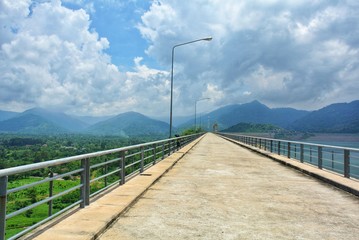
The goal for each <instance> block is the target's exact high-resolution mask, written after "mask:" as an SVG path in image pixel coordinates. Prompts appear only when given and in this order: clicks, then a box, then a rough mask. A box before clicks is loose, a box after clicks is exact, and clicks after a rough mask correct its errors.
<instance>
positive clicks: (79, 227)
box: [22, 137, 201, 240]
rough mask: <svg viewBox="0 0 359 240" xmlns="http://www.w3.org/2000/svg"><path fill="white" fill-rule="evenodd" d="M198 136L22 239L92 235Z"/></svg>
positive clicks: (74, 238)
mask: <svg viewBox="0 0 359 240" xmlns="http://www.w3.org/2000/svg"><path fill="white" fill-rule="evenodd" d="M200 139H201V137H200V138H199V139H196V140H194V141H193V142H191V143H190V144H188V145H186V146H184V147H183V148H181V149H180V150H179V151H177V152H175V153H173V154H172V155H170V156H169V157H167V158H165V159H164V160H162V161H160V162H158V163H157V164H156V165H154V166H152V167H151V168H149V169H147V170H146V171H145V172H143V174H140V175H138V176H136V177H134V178H133V179H131V180H130V181H127V182H126V184H124V185H122V186H119V187H117V188H115V189H112V191H109V192H106V194H105V195H103V196H102V197H100V198H99V199H97V200H96V201H91V204H90V205H89V206H87V207H86V208H82V209H80V210H78V211H77V212H75V213H73V214H71V215H70V216H68V217H66V218H64V219H59V220H57V221H55V222H53V223H50V224H48V225H45V226H43V227H41V228H39V229H37V230H36V231H34V232H32V233H30V234H28V235H26V236H25V237H23V238H22V239H36V240H49V239H52V240H66V239H69V240H89V239H96V238H97V237H98V236H99V235H100V234H101V233H102V232H103V231H104V230H105V229H106V228H107V227H108V226H109V225H110V224H111V223H112V222H113V221H115V220H116V219H117V218H118V217H119V216H120V215H121V214H122V213H123V212H125V211H126V210H127V209H128V208H129V207H131V205H132V204H134V203H135V202H136V201H137V199H138V198H140V197H141V196H142V194H143V193H144V192H146V190H147V189H149V187H150V186H151V185H153V184H154V183H155V182H156V181H157V180H158V179H160V177H161V176H162V175H163V174H165V173H166V172H167V171H169V170H170V169H171V168H172V167H173V166H174V165H175V164H176V162H178V161H179V160H180V159H181V158H182V157H183V156H184V155H185V154H186V152H188V151H189V150H190V149H191V148H192V147H193V146H194V145H196V144H197V142H198V141H200Z"/></svg>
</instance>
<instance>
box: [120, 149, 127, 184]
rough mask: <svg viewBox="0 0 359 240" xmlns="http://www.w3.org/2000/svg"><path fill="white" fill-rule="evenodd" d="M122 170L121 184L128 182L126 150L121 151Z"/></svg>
mask: <svg viewBox="0 0 359 240" xmlns="http://www.w3.org/2000/svg"><path fill="white" fill-rule="evenodd" d="M120 162H121V171H120V177H121V181H120V185H123V184H125V183H126V151H122V152H121V161H120Z"/></svg>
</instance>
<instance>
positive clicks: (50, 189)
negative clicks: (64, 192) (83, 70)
mask: <svg viewBox="0 0 359 240" xmlns="http://www.w3.org/2000/svg"><path fill="white" fill-rule="evenodd" d="M53 177H54V173H53V172H52V171H50V173H49V178H53ZM53 190H54V181H52V180H51V181H50V182H49V197H52V195H53ZM48 216H49V217H50V216H52V200H50V201H49V210H48Z"/></svg>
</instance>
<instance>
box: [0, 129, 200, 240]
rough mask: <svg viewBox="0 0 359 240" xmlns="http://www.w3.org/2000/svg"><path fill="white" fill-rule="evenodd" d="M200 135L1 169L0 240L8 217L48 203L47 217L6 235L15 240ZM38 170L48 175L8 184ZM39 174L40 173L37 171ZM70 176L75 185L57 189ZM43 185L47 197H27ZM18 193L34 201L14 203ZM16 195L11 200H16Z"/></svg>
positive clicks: (122, 181)
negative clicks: (70, 198) (60, 203)
mask: <svg viewBox="0 0 359 240" xmlns="http://www.w3.org/2000/svg"><path fill="white" fill-rule="evenodd" d="M201 135H203V133H201V134H193V135H188V136H183V137H177V138H171V139H166V140H161V141H155V142H149V143H144V144H138V145H132V146H127V147H122V148H117V149H112V150H106V151H100V152H95V153H89V154H83V155H78V156H73V157H66V158H61V159H57V160H51V161H46V162H41V163H34V164H28V165H23V166H18V167H13V168H7V169H2V170H0V240H4V239H5V238H6V225H7V221H9V219H11V218H13V219H14V218H16V217H18V218H19V219H20V218H21V217H24V216H23V215H24V214H26V213H27V212H29V211H32V209H34V208H36V207H39V206H44V205H46V204H47V205H48V206H46V208H47V209H48V210H47V217H46V218H44V219H42V220H39V221H37V222H36V221H35V223H34V224H32V225H31V226H26V228H25V229H24V230H22V231H21V232H17V233H15V234H14V235H13V236H11V237H9V238H7V239H16V238H18V237H20V236H23V235H24V234H26V233H28V232H30V231H31V230H33V229H35V228H36V227H38V226H40V225H41V224H44V223H45V222H47V221H49V220H51V219H53V218H55V217H57V216H59V215H60V214H62V213H64V212H66V211H68V210H69V209H71V208H73V207H76V206H77V205H79V206H80V208H84V207H85V206H87V205H89V204H90V197H92V196H95V195H97V194H99V193H101V192H103V191H105V190H106V189H108V188H110V187H113V186H115V185H116V184H119V185H122V184H125V182H126V180H128V179H130V178H132V177H134V176H135V175H138V174H140V173H142V172H143V171H144V170H145V169H147V168H149V167H150V166H152V165H154V164H156V162H158V161H160V160H162V159H164V157H165V156H169V155H171V154H172V153H173V152H175V151H176V150H177V149H178V148H179V147H182V146H184V145H186V144H188V143H190V142H192V141H193V140H195V139H196V138H198V137H200V136H201ZM39 170H41V171H42V172H45V173H46V176H44V177H37V178H38V181H34V182H30V183H26V184H24V185H20V186H15V187H12V188H9V183H11V182H16V181H18V180H19V179H26V178H28V177H29V176H32V175H31V174H32V172H33V171H39ZM47 173H49V174H47ZM36 175H37V176H38V173H37V174H36ZM69 178H72V179H73V180H72V181H71V182H72V183H74V184H75V185H74V186H70V187H68V188H67V189H65V190H63V191H57V192H55V191H54V190H55V189H54V183H59V184H62V183H64V181H66V180H64V179H69ZM62 185H64V184H62ZM44 186H47V187H45V188H47V189H48V190H47V192H48V193H47V194H46V195H47V196H46V197H43V198H42V199H36V196H26V191H29V190H31V189H33V188H34V187H37V188H40V187H41V189H43V187H44ZM42 191H44V190H42ZM16 193H18V194H22V195H21V196H25V197H27V198H29V199H30V200H31V201H27V203H29V204H26V205H25V206H14V203H12V204H11V203H10V202H9V201H8V200H9V198H11V197H12V195H14V194H16ZM71 194H75V195H77V200H76V201H73V202H71V203H68V204H67V205H66V206H64V207H62V208H61V209H56V210H57V211H56V212H54V203H55V202H56V201H57V200H59V199H61V198H62V197H66V196H68V195H71ZM30 195H31V194H30ZM13 198H14V197H12V200H14V199H13ZM15 198H16V196H15ZM60 201H61V200H60ZM15 203H16V201H15ZM10 205H11V206H10ZM20 205H23V204H20ZM12 207H15V210H14V209H12V210H11V211H9V209H10V208H12Z"/></svg>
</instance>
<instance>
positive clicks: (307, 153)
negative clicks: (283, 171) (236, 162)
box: [218, 133, 359, 179]
mask: <svg viewBox="0 0 359 240" xmlns="http://www.w3.org/2000/svg"><path fill="white" fill-rule="evenodd" d="M218 134H219V135H222V136H225V137H227V138H230V139H233V140H236V141H239V142H241V143H244V144H246V145H250V146H253V147H257V148H260V149H262V150H265V151H268V152H271V153H276V154H278V155H283V156H286V157H288V158H292V159H295V160H298V161H300V162H302V163H308V164H311V165H314V166H317V167H318V168H319V169H324V170H329V171H332V172H335V173H338V174H341V175H343V176H344V177H346V178H354V179H359V149H358V148H346V147H339V146H330V145H320V144H312V143H306V142H296V141H287V140H280V139H272V138H261V137H254V136H247V135H241V134H235V133H218Z"/></svg>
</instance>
